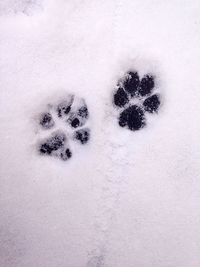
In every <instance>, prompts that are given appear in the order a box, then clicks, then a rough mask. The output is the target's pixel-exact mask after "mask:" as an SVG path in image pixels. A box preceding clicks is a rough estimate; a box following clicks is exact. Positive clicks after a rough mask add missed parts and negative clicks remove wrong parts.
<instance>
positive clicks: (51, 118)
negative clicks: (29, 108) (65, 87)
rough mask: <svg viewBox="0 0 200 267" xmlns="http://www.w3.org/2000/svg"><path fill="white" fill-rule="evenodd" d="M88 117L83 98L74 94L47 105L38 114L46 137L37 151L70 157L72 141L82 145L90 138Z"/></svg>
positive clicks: (64, 158)
mask: <svg viewBox="0 0 200 267" xmlns="http://www.w3.org/2000/svg"><path fill="white" fill-rule="evenodd" d="M88 118H89V112H88V107H87V105H86V102H85V100H84V99H83V98H78V97H76V96H74V95H67V96H66V99H63V100H62V101H59V102H58V103H56V104H51V105H48V108H47V111H46V112H43V113H41V114H40V116H39V126H40V129H41V130H42V131H46V133H47V137H46V138H44V139H43V140H42V141H40V142H39V146H38V150H39V153H40V154H41V155H49V156H56V157H58V158H60V159H61V160H64V161H66V160H68V159H70V158H71V157H72V148H71V147H72V146H73V142H74V141H76V142H77V143H79V144H82V145H84V144H86V143H88V141H89V140H90V129H89V128H88V127H87V124H88ZM58 125H60V126H58Z"/></svg>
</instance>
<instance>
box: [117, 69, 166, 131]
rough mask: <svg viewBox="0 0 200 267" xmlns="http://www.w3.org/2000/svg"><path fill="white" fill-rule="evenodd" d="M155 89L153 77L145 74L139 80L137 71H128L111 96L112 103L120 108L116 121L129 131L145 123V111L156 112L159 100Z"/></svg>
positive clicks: (135, 129) (141, 126)
mask: <svg viewBox="0 0 200 267" xmlns="http://www.w3.org/2000/svg"><path fill="white" fill-rule="evenodd" d="M154 90H155V77H154V76H153V75H151V74H146V75H144V76H143V77H142V79H141V80H140V77H139V75H138V73H137V72H132V71H130V72H128V73H126V74H125V75H124V77H123V78H122V79H121V80H119V82H118V84H117V89H116V91H115V93H114V96H113V102H114V105H115V106H116V107H118V108H120V109H121V111H120V114H119V117H118V122H119V125H120V126H121V127H127V128H128V129H130V130H131V131H137V130H140V129H142V128H143V127H144V126H145V125H146V124H147V122H146V121H147V119H146V116H145V114H146V112H148V113H151V114H153V113H157V112H158V109H159V107H160V104H161V101H160V96H159V94H158V93H154Z"/></svg>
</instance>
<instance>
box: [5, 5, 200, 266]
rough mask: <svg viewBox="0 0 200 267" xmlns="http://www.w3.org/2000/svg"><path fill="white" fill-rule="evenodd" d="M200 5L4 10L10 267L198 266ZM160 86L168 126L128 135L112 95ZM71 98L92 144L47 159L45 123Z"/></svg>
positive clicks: (156, 123) (156, 121)
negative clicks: (140, 81) (54, 107)
mask: <svg viewBox="0 0 200 267" xmlns="http://www.w3.org/2000/svg"><path fill="white" fill-rule="evenodd" d="M199 12H200V4H199V1H198V0H184V1H180V0H174V1H157V0H143V1H139V0H134V1H131V0H123V1H122V0H107V1H88V0H85V1H80V0H69V1H64V0H48V1H47V0H44V1H39V0H38V1H36V0H35V1H24V0H15V1H14V0H6V1H3V0H2V1H0V36H1V38H0V84H1V85H0V86H1V91H0V92H1V94H0V119H1V129H0V136H1V151H0V159H1V169H0V188H1V189H0V206H1V208H0V266H2V267H27V266H29V267H35V266H37V267H44V266H48V267H55V266H56V267H66V266H67V267H100V266H102V267H121V266H125V267H133V266H134V267H151V266H152V267H161V266H162V267H173V266H176V267H188V266H190V267H198V266H200V256H199V250H200V230H199V222H200V206H199V203H200V201H199V200H200V193H199V192H200V182H199V181H200V179H199V178H200V175H199V173H200V144H199V132H200V124H199V123H198V121H199V114H200V107H199V99H200V90H199V86H200V75H199V71H200V63H199V56H200V46H199V40H200V27H199V24H200V17H199ZM130 68H133V69H137V70H138V72H139V74H140V75H141V76H143V75H144V74H145V73H147V72H151V73H154V74H155V75H156V77H157V80H158V84H157V87H158V88H157V89H158V90H159V93H160V94H161V95H162V107H161V109H160V112H159V114H158V115H153V116H151V115H149V117H148V123H147V127H145V128H144V129H142V130H140V131H137V132H131V131H129V130H127V129H123V128H121V127H119V126H118V123H117V117H116V116H117V110H116V109H115V108H114V107H113V105H112V94H113V90H114V89H115V86H116V83H117V81H118V79H119V78H120V77H121V76H122V75H123V73H124V72H126V71H127V70H129V69H130ZM65 93H66V94H70V93H74V94H76V95H77V96H78V97H83V98H84V99H85V100H86V102H87V105H88V109H89V112H90V118H89V119H90V129H91V140H90V142H89V144H88V145H87V146H80V145H77V147H76V148H75V152H74V154H73V157H72V158H71V159H70V160H68V161H67V162H62V161H60V160H58V159H56V158H51V157H50V158H49V157H41V156H40V155H38V153H37V150H36V147H37V142H38V140H39V139H40V137H41V135H40V131H38V130H37V125H36V118H37V116H38V114H40V113H41V112H43V110H44V109H45V107H46V105H47V104H48V103H49V102H54V101H55V100H56V99H59V98H60V97H61V96H62V95H65Z"/></svg>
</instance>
